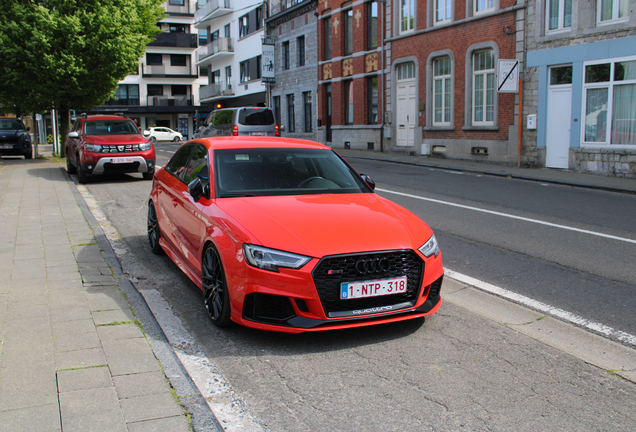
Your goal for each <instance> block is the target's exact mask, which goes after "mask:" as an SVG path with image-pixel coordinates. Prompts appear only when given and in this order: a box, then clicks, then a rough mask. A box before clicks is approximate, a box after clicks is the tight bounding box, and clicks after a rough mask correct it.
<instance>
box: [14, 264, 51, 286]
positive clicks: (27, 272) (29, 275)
mask: <svg viewBox="0 0 636 432" xmlns="http://www.w3.org/2000/svg"><path fill="white" fill-rule="evenodd" d="M34 279H43V282H46V270H45V269H44V268H36V269H24V270H14V271H13V274H12V275H11V282H12V283H15V282H16V281H29V282H28V283H31V281H32V280H34ZM23 283H25V282H23Z"/></svg>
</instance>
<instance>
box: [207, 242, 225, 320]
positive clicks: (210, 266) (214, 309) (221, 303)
mask: <svg viewBox="0 0 636 432" xmlns="http://www.w3.org/2000/svg"><path fill="white" fill-rule="evenodd" d="M201 284H202V287H203V303H204V304H205V309H206V310H207V312H208V315H209V317H210V319H211V320H212V322H213V323H214V325H216V326H218V327H226V326H228V325H230V324H231V320H230V296H229V294H228V291H227V282H226V280H225V272H224V271H223V264H222V263H221V257H220V256H219V253H218V252H217V250H216V249H215V248H214V246H212V245H209V246H208V247H207V248H206V249H205V252H203V262H202V265H201Z"/></svg>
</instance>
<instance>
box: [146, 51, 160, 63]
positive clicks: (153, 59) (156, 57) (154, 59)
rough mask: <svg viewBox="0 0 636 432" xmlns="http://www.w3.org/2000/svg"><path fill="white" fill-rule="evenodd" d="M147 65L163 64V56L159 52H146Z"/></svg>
mask: <svg viewBox="0 0 636 432" xmlns="http://www.w3.org/2000/svg"><path fill="white" fill-rule="evenodd" d="M146 64H147V65H161V64H163V56H162V55H161V54H150V53H147V54H146Z"/></svg>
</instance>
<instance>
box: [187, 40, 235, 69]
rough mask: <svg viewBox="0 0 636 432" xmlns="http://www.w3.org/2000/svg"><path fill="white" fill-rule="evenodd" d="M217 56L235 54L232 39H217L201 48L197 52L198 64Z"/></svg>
mask: <svg viewBox="0 0 636 432" xmlns="http://www.w3.org/2000/svg"><path fill="white" fill-rule="evenodd" d="M217 54H234V47H233V46H232V38H220V39H216V40H213V41H212V42H210V43H208V44H207V45H203V46H202V47H199V48H198V49H197V51H196V55H197V57H196V58H197V63H199V62H201V61H202V60H203V59H205V58H208V57H212V56H215V55H217Z"/></svg>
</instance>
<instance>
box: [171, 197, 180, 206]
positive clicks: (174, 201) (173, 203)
mask: <svg viewBox="0 0 636 432" xmlns="http://www.w3.org/2000/svg"><path fill="white" fill-rule="evenodd" d="M172 205H173V206H174V207H176V206H177V205H179V201H178V200H176V199H174V198H173V199H172Z"/></svg>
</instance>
